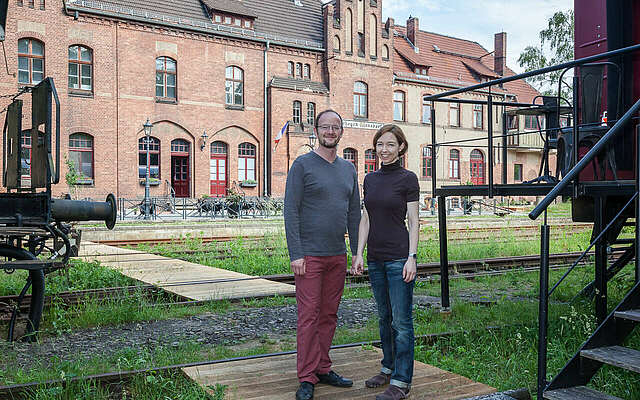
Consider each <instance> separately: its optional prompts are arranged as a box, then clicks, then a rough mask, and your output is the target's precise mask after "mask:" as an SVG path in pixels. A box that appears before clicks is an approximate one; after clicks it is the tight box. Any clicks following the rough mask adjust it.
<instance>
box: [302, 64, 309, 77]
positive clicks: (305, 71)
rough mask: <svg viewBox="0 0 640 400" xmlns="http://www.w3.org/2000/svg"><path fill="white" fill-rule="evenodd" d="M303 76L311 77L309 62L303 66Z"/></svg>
mask: <svg viewBox="0 0 640 400" xmlns="http://www.w3.org/2000/svg"><path fill="white" fill-rule="evenodd" d="M302 77H303V78H304V79H311V66H310V65H309V64H305V65H304V67H303V68H302Z"/></svg>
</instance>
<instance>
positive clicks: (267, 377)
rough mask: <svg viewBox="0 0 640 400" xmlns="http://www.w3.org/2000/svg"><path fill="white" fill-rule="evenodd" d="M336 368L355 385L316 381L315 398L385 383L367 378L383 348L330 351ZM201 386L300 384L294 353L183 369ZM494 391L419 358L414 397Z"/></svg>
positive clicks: (342, 399) (255, 395)
mask: <svg viewBox="0 0 640 400" xmlns="http://www.w3.org/2000/svg"><path fill="white" fill-rule="evenodd" d="M331 358H332V360H333V369H334V370H335V371H336V372H338V373H339V374H341V375H344V376H345V377H348V378H351V379H353V380H354V384H353V387H351V388H336V387H332V386H327V385H322V384H318V385H316V387H315V392H314V397H313V398H314V399H316V400H322V399H331V400H351V399H375V395H376V394H379V393H382V392H383V391H384V390H385V388H378V389H369V388H367V387H365V386H364V381H365V380H366V379H368V378H370V377H371V376H373V375H375V374H376V373H377V372H379V371H380V359H381V358H382V352H381V351H380V350H379V349H376V348H369V349H365V348H362V347H349V348H341V349H334V350H332V351H331ZM183 371H184V372H185V373H186V374H187V375H188V376H189V377H190V378H191V379H193V380H194V381H195V382H197V383H198V384H199V385H201V386H203V387H204V388H205V389H206V390H208V391H209V392H210V393H213V389H212V388H211V387H214V388H215V385H225V386H227V391H226V399H227V400H245V399H247V400H248V399H256V400H257V399H260V400H287V399H294V398H295V391H296V390H297V388H298V385H299V383H298V379H297V377H296V355H295V354H287V355H278V356H272V357H264V358H258V359H250V360H241V361H231V362H226V363H222V364H210V365H205V366H198V367H189V368H184V369H183ZM495 391H496V390H495V389H493V388H491V387H489V386H487V385H484V384H482V383H477V382H473V381H472V380H470V379H468V378H465V377H463V376H460V375H456V374H452V373H450V372H447V371H443V370H441V369H439V368H436V367H433V366H431V365H428V364H423V363H421V362H417V361H416V362H415V366H414V377H413V384H412V388H411V393H410V399H413V400H416V399H430V400H449V399H466V398H469V397H474V396H480V395H485V394H490V393H494V392H495Z"/></svg>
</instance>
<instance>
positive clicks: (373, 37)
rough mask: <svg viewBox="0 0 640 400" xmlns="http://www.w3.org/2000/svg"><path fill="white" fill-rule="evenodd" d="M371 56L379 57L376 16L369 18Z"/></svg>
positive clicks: (372, 15)
mask: <svg viewBox="0 0 640 400" xmlns="http://www.w3.org/2000/svg"><path fill="white" fill-rule="evenodd" d="M369 55H370V56H372V57H376V56H377V55H378V19H377V18H376V16H375V14H371V16H370V17H369Z"/></svg>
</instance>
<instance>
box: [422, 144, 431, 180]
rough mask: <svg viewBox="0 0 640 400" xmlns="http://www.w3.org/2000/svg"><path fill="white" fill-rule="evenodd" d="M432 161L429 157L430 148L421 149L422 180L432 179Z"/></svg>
mask: <svg viewBox="0 0 640 400" xmlns="http://www.w3.org/2000/svg"><path fill="white" fill-rule="evenodd" d="M432 161H433V159H432V157H431V147H429V146H424V147H423V148H422V177H423V178H431V177H433V167H432Z"/></svg>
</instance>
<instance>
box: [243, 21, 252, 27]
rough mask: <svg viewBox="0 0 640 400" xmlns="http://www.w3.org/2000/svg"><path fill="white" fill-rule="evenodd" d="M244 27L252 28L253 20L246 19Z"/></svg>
mask: <svg viewBox="0 0 640 400" xmlns="http://www.w3.org/2000/svg"><path fill="white" fill-rule="evenodd" d="M244 27H245V28H251V21H249V20H246V21H244Z"/></svg>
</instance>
